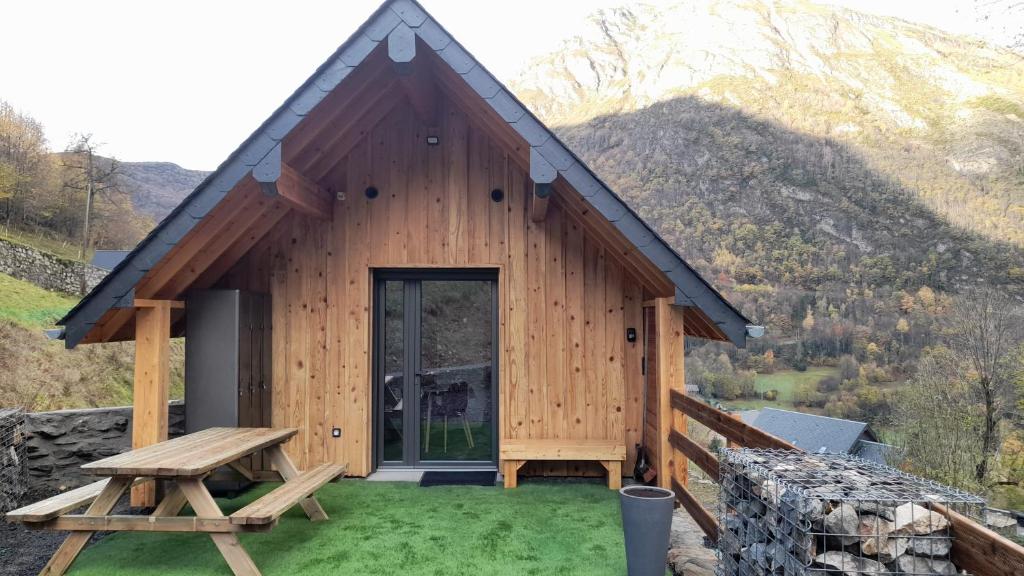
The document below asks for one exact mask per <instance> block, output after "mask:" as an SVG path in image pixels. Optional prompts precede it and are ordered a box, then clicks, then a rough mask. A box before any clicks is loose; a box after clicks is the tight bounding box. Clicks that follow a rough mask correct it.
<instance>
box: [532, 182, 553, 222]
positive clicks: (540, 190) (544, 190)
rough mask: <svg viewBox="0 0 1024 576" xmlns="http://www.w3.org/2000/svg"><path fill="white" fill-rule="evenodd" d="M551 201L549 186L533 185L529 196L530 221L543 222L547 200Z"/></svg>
mask: <svg viewBox="0 0 1024 576" xmlns="http://www.w3.org/2000/svg"><path fill="white" fill-rule="evenodd" d="M550 199H551V184H538V183H534V185H533V194H531V195H530V220H533V221H534V222H543V221H544V219H545V218H547V216H548V200H550Z"/></svg>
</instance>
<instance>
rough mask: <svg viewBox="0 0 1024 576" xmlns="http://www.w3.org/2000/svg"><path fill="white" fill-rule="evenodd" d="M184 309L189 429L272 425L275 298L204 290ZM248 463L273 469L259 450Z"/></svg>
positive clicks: (259, 468) (232, 291)
mask: <svg viewBox="0 0 1024 576" xmlns="http://www.w3.org/2000/svg"><path fill="white" fill-rule="evenodd" d="M185 311H186V322H185V430H186V431H187V432H188V433H192V432H198V431H200V430H205V429H206V428H211V427H215V426H229V427H260V426H270V425H271V420H270V409H271V396H270V393H271V374H272V372H271V346H272V345H271V337H272V326H271V322H270V318H271V316H270V296H269V295H268V294H259V293H255V292H246V291H242V290H201V291H196V292H193V293H191V294H189V295H188V298H187V299H186V305H185ZM249 465H250V469H252V470H254V471H255V470H264V469H267V468H269V466H267V467H264V466H263V461H262V457H261V455H259V454H256V455H254V456H253V457H252V458H251V461H250V462H249Z"/></svg>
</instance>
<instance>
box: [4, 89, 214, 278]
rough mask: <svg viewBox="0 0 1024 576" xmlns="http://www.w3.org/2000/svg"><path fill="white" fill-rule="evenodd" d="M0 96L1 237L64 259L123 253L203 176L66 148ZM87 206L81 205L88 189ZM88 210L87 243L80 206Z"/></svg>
mask: <svg viewBox="0 0 1024 576" xmlns="http://www.w3.org/2000/svg"><path fill="white" fill-rule="evenodd" d="M2 96H3V95H2V94H0V234H3V235H4V236H8V237H13V238H14V239H16V240H19V241H23V242H27V243H30V244H34V245H37V246H39V247H41V248H43V249H46V250H50V251H54V252H58V253H60V254H61V255H65V256H70V257H82V258H87V257H88V255H89V252H91V250H94V249H98V248H101V249H128V248H132V247H134V246H135V244H136V243H137V242H138V241H139V240H140V239H141V238H142V237H143V236H144V235H145V234H146V233H147V232H148V231H149V230H150V229H151V228H152V227H153V225H154V224H155V222H156V221H157V220H159V219H160V218H163V217H164V216H165V215H167V213H168V212H170V211H171V209H172V208H174V206H176V205H177V204H178V202H179V201H180V200H181V199H182V198H184V197H185V195H186V194H188V193H189V192H191V191H192V189H193V188H195V186H196V185H197V184H198V183H199V182H200V181H202V179H203V178H205V177H206V174H207V173H206V172H201V171H197V170H186V169H184V168H181V167H180V166H178V165H176V164H171V163H169V162H119V161H117V160H115V159H112V158H107V157H104V156H103V155H102V152H103V150H102V148H103V147H102V144H99V143H97V141H96V139H95V138H93V137H92V136H91V135H79V136H77V137H76V138H75V139H74V140H73V141H72V142H71V143H69V144H68V145H67V146H66V148H64V149H60V148H57V150H58V151H56V152H55V151H54V148H55V147H56V146H59V145H60V143H55V142H47V141H46V137H45V133H44V128H43V124H42V123H41V122H40V121H39V120H37V119H35V118H32V117H31V116H29V115H27V114H25V113H23V112H20V111H18V110H15V109H14V108H13V107H11V106H10V105H9V104H7V103H6V102H4V101H3V100H2ZM90 189H91V190H92V200H91V202H87V197H88V194H87V192H88V191H89V190H90ZM87 205H89V208H90V209H89V212H88V214H89V222H88V242H86V243H84V244H83V237H84V235H85V230H86V206H87Z"/></svg>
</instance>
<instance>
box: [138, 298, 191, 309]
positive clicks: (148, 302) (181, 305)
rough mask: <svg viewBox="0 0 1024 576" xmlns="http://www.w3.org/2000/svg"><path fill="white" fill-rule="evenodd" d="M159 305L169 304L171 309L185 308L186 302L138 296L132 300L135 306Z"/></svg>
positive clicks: (150, 306)
mask: <svg viewBox="0 0 1024 576" xmlns="http://www.w3.org/2000/svg"><path fill="white" fill-rule="evenodd" d="M159 306H169V307H170V308H171V309H177V310H182V309H184V308H185V303H184V302H182V301H181V300H152V299H149V298H136V299H134V300H132V307H134V308H157V307H159Z"/></svg>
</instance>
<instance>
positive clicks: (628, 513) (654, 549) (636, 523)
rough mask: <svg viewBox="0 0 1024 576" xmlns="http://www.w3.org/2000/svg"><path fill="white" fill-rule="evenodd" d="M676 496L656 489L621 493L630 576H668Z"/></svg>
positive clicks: (640, 488)
mask: <svg viewBox="0 0 1024 576" xmlns="http://www.w3.org/2000/svg"><path fill="white" fill-rule="evenodd" d="M675 498H676V495H675V493H674V492H672V491H671V490H666V489H664V488H656V487H654V486H639V485H638V486H626V487H625V488H623V489H621V490H619V502H620V503H621V505H622V532H623V534H624V535H625V539H626V566H627V569H628V573H629V576H665V562H666V560H667V559H668V543H669V536H670V533H671V530H672V509H673V502H674V500H675Z"/></svg>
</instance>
